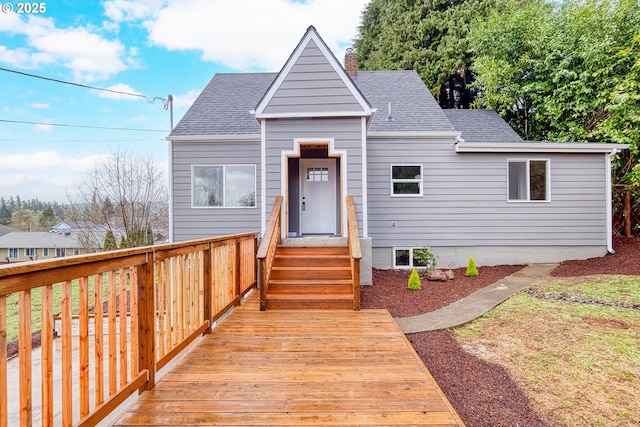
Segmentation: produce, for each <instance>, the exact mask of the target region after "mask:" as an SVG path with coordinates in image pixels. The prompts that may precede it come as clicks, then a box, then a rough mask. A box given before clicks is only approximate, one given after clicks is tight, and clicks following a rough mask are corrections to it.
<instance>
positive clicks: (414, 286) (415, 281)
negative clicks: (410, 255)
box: [407, 268, 421, 291]
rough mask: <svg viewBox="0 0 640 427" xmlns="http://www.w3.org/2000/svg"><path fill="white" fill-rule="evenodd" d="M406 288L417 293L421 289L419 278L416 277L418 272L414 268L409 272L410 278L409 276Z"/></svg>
mask: <svg viewBox="0 0 640 427" xmlns="http://www.w3.org/2000/svg"><path fill="white" fill-rule="evenodd" d="M407 287H408V288H409V289H411V290H413V291H419V290H420V287H421V283H420V276H418V270H416V269H415V268H414V269H413V271H412V272H411V276H409V283H408V285H407Z"/></svg>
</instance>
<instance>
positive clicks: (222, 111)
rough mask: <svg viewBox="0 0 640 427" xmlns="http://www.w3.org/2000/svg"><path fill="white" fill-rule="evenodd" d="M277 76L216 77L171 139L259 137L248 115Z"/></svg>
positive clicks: (232, 75) (172, 134)
mask: <svg viewBox="0 0 640 427" xmlns="http://www.w3.org/2000/svg"><path fill="white" fill-rule="evenodd" d="M276 76H277V74H276V73H245V74H216V75H215V76H213V78H212V79H211V81H210V82H209V84H207V86H206V87H205V88H204V89H203V91H202V93H201V94H200V96H198V98H197V99H196V100H195V101H194V103H193V105H192V106H191V107H190V108H189V110H188V111H187V112H186V113H185V115H184V117H183V118H182V120H180V122H179V123H178V124H177V126H176V127H175V128H174V129H173V132H171V136H195V135H198V136H204V135H207V136H210V135H211V136H213V135H247V134H256V135H259V134H260V125H258V122H256V120H255V119H254V118H253V117H251V114H249V111H250V110H253V109H254V108H256V105H257V104H258V102H259V101H260V99H261V98H262V95H264V93H265V92H266V91H267V89H268V88H269V86H270V85H271V83H272V82H273V79H275V78H276Z"/></svg>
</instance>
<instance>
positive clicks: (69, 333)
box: [0, 233, 257, 427]
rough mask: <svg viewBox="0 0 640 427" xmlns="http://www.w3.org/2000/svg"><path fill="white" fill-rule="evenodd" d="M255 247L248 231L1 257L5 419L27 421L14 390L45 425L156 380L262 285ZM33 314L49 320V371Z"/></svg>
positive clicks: (45, 342)
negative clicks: (37, 257) (86, 251)
mask: <svg viewBox="0 0 640 427" xmlns="http://www.w3.org/2000/svg"><path fill="white" fill-rule="evenodd" d="M256 248H257V235H256V233H247V234H238V235H232V236H224V237H220V238H212V239H203V240H196V241H189V242H182V243H175V244H167V245H158V246H152V247H144V248H134V249H125V250H118V251H111V252H103V253H98V254H92V255H82V256H74V257H68V258H63V259H57V260H46V261H35V262H31V263H24V264H11V265H6V266H0V427H6V426H8V425H16V424H17V423H18V420H17V419H14V418H13V417H14V416H15V417H17V416H18V415H13V413H11V414H10V412H13V411H10V409H11V408H9V402H10V400H9V398H8V396H9V395H10V394H12V395H16V394H19V409H18V412H19V424H20V425H22V426H30V425H32V424H34V423H38V421H39V420H38V419H36V418H37V417H38V414H41V415H40V418H41V424H42V425H43V426H50V425H54V424H55V425H63V426H70V425H81V426H82V425H95V424H96V423H97V422H98V421H100V420H102V419H104V418H105V417H106V416H108V415H109V414H110V413H111V412H113V411H114V409H115V408H116V407H117V406H118V405H119V404H120V403H122V402H123V401H125V400H126V399H127V397H129V396H130V395H131V394H133V393H135V392H136V391H139V390H140V391H143V390H148V389H150V388H152V387H153V386H154V384H155V375H156V372H157V371H158V370H159V369H161V368H162V367H163V366H165V365H166V364H167V363H168V362H169V361H171V359H173V358H174V357H175V356H176V355H177V354H178V353H179V352H180V351H181V350H183V349H184V348H185V347H186V346H187V345H188V344H189V343H190V342H192V341H193V340H194V339H196V338H197V337H198V336H199V335H200V334H202V333H206V332H208V331H209V329H210V326H211V324H212V322H214V321H215V320H217V319H218V318H220V317H221V316H222V315H224V313H225V312H226V311H228V309H230V308H231V307H232V306H234V305H239V304H240V300H241V297H242V295H244V294H245V293H246V292H247V291H248V290H250V289H251V288H252V287H254V286H255V285H256V264H255V255H256ZM15 294H17V295H18V297H17V298H16V296H15ZM16 299H17V301H15V300H16ZM15 304H17V306H18V313H17V314H16V315H14V314H12V311H11V310H13V306H14V305H15ZM15 316H17V317H18V322H15V319H14V318H13V317H15ZM55 318H57V319H58V322H57V323H59V324H60V327H59V334H60V335H61V338H59V339H55V340H54V332H53V331H54V320H55ZM16 323H17V324H18V325H19V337H18V340H19V349H18V355H17V357H18V360H17V362H18V363H17V366H18V369H19V375H18V377H19V381H18V384H16V383H9V381H8V380H7V378H8V374H9V372H8V367H7V365H8V363H9V362H8V353H7V346H8V342H7V325H8V324H16ZM32 323H35V324H37V323H40V324H41V326H40V328H41V351H40V355H41V356H40V361H39V363H40V364H41V366H42V368H41V370H40V372H32V371H33V360H34V359H35V357H37V356H36V353H35V352H34V353H33V354H32V344H31V341H32V340H31V338H32V337H31V331H32ZM76 324H77V327H76V326H75V325H76ZM35 329H38V328H37V327H36V328H35ZM74 329H75V330H77V337H78V338H77V339H74V337H73V335H74V332H73V330H74ZM58 342H60V348H61V356H60V357H59V358H56V357H54V343H56V344H57V343H58ZM56 351H57V350H56ZM54 359H55V361H56V362H54ZM15 362H16V360H11V364H12V365H13V364H14V363H15ZM34 378H35V380H34ZM38 378H39V379H40V380H41V381H40V380H38ZM54 378H55V379H54ZM40 383H41V386H40ZM36 387H40V389H39V390H38V389H37V388H36ZM34 389H35V390H36V391H37V393H35V394H36V395H40V396H41V398H40V402H34ZM16 400H17V397H16ZM36 407H39V408H36ZM54 408H59V409H54ZM36 409H37V410H36Z"/></svg>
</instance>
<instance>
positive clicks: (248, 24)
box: [105, 0, 367, 71]
mask: <svg viewBox="0 0 640 427" xmlns="http://www.w3.org/2000/svg"><path fill="white" fill-rule="evenodd" d="M366 3H367V0H309V1H306V2H304V3H300V2H293V1H289V0H269V1H264V0H263V1H255V0H234V1H228V0H184V1H180V2H163V1H160V0H158V1H153V0H146V1H144V0H143V1H138V0H136V1H133V0H113V1H108V2H105V10H106V13H107V15H108V16H110V17H111V18H112V19H115V20H118V21H132V20H139V21H143V25H144V26H145V28H147V30H148V31H149V39H150V41H151V42H152V43H154V44H156V45H159V46H162V47H165V48H167V49H169V50H196V51H201V52H202V59H203V60H207V61H211V62H217V63H221V64H223V65H225V66H227V67H230V68H234V69H239V70H269V71H275V70H278V69H279V68H280V67H282V65H283V64H284V62H285V61H286V59H287V58H288V55H289V54H290V53H291V50H292V45H291V43H292V41H294V40H298V39H300V37H302V35H303V34H304V31H305V30H306V29H307V27H308V26H309V25H314V26H315V27H316V29H317V30H318V32H319V33H320V34H321V36H322V37H323V39H324V40H325V42H326V43H327V44H328V45H329V47H330V48H331V49H332V50H333V51H334V52H335V53H336V54H337V55H338V57H339V58H340V56H341V55H342V54H343V53H344V52H343V48H344V45H345V44H349V43H350V42H351V40H352V39H353V38H354V37H355V35H356V31H357V29H356V28H355V26H354V23H358V22H360V17H361V12H362V10H363V9H364V7H365V5H366Z"/></svg>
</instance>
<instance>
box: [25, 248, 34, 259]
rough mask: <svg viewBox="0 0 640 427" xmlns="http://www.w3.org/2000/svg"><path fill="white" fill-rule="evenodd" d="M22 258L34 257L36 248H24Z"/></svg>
mask: <svg viewBox="0 0 640 427" xmlns="http://www.w3.org/2000/svg"><path fill="white" fill-rule="evenodd" d="M24 256H26V257H34V256H36V248H24Z"/></svg>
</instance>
